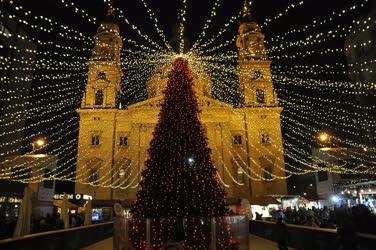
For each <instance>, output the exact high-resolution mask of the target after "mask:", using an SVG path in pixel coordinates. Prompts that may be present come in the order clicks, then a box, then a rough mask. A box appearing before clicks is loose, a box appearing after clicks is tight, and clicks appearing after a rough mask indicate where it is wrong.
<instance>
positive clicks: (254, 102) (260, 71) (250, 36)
mask: <svg viewBox="0 0 376 250" xmlns="http://www.w3.org/2000/svg"><path fill="white" fill-rule="evenodd" d="M264 38H265V35H264V34H263V33H262V32H261V29H260V27H259V25H258V24H257V22H256V21H255V20H254V19H253V18H252V15H251V9H250V4H249V2H248V0H245V1H244V7H243V15H242V19H241V21H240V25H239V34H238V37H237V40H236V47H237V48H238V77H239V88H240V89H239V90H240V95H241V100H240V104H241V106H243V107H247V106H277V105H278V103H277V98H276V96H275V92H274V89H273V83H272V80H271V72H270V64H271V61H270V60H267V53H266V49H265V45H264Z"/></svg>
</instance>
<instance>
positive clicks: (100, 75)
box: [98, 72, 106, 80]
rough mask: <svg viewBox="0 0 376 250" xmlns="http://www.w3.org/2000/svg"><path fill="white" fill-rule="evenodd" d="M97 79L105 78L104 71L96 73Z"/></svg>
mask: <svg viewBox="0 0 376 250" xmlns="http://www.w3.org/2000/svg"><path fill="white" fill-rule="evenodd" d="M98 79H100V80H104V79H106V73H104V72H99V73H98Z"/></svg>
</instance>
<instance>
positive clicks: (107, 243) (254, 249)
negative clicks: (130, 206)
mask: <svg viewBox="0 0 376 250" xmlns="http://www.w3.org/2000/svg"><path fill="white" fill-rule="evenodd" d="M249 245H250V248H249V249H250V250H278V247H277V244H276V243H274V242H272V241H269V240H265V239H263V238H260V237H257V236H255V235H250V236H249ZM289 249H291V250H292V248H289ZM81 250H112V238H108V239H106V240H104V241H100V242H98V243H96V244H94V245H91V246H89V247H85V248H82V249H81Z"/></svg>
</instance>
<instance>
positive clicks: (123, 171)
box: [117, 158, 131, 187]
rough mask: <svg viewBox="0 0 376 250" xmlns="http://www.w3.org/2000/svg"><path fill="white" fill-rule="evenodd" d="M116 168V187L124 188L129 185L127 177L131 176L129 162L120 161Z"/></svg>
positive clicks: (125, 160)
mask: <svg viewBox="0 0 376 250" xmlns="http://www.w3.org/2000/svg"><path fill="white" fill-rule="evenodd" d="M117 168H118V181H117V185H120V186H123V187H124V186H126V185H127V184H128V183H129V180H130V178H129V176H130V174H131V160H129V159H126V158H124V159H121V160H119V161H118V162H117Z"/></svg>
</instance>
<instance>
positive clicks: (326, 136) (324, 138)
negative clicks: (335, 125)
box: [317, 132, 330, 143]
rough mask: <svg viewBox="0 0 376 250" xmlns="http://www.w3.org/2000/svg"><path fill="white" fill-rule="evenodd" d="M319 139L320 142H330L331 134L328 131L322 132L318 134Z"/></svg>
mask: <svg viewBox="0 0 376 250" xmlns="http://www.w3.org/2000/svg"><path fill="white" fill-rule="evenodd" d="M317 139H318V140H319V141H320V143H328V142H329V140H330V135H329V134H328V133H326V132H320V133H318V135H317Z"/></svg>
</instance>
